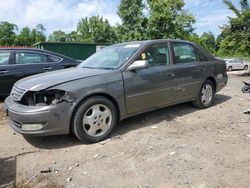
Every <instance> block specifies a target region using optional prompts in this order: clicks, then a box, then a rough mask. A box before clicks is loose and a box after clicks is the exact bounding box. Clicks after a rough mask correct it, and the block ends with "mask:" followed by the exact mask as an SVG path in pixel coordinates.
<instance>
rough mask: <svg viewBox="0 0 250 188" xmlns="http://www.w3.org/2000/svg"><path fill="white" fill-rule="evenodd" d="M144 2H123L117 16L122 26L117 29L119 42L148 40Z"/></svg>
mask: <svg viewBox="0 0 250 188" xmlns="http://www.w3.org/2000/svg"><path fill="white" fill-rule="evenodd" d="M144 8H145V5H144V4H143V1H142V0H121V4H120V6H119V7H118V11H117V14H118V15H119V17H120V18H121V21H122V24H121V25H119V26H118V27H117V33H118V36H119V41H131V40H143V39H146V38H147V35H146V24H147V18H146V17H145V16H144V15H143V9H144Z"/></svg>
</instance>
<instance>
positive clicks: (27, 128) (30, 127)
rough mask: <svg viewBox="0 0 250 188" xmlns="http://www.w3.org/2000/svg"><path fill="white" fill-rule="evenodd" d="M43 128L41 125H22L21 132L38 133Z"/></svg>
mask: <svg viewBox="0 0 250 188" xmlns="http://www.w3.org/2000/svg"><path fill="white" fill-rule="evenodd" d="M43 127H44V125H43V124H22V130H23V131H38V130H41V129H42V128H43Z"/></svg>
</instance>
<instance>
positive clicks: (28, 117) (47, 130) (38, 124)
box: [4, 97, 73, 136]
mask: <svg viewBox="0 0 250 188" xmlns="http://www.w3.org/2000/svg"><path fill="white" fill-rule="evenodd" d="M4 105H5V111H6V114H7V116H8V119H9V123H10V126H11V127H12V128H13V129H14V130H15V131H16V132H18V133H20V134H23V135H34V136H35V135H37V136H48V135H55V134H68V133H69V130H70V118H71V112H72V108H73V104H72V103H70V102H66V101H64V102H62V103H59V104H56V105H48V106H26V105H22V104H19V103H17V102H15V101H13V99H12V98H11V97H8V98H6V100H5V102H4Z"/></svg>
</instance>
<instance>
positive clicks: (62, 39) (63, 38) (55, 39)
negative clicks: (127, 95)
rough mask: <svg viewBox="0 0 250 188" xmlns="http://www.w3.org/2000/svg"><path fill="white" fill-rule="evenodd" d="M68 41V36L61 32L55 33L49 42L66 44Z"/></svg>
mask: <svg viewBox="0 0 250 188" xmlns="http://www.w3.org/2000/svg"><path fill="white" fill-rule="evenodd" d="M67 39H68V35H67V34H66V33H65V32H64V31H61V30H58V31H54V32H53V33H52V34H51V35H50V36H49V39H48V41H49V42H66V41H67Z"/></svg>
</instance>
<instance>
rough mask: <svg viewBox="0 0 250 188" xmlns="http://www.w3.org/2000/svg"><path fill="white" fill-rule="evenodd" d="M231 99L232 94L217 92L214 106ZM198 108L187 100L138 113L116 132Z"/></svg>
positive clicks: (171, 118)
mask: <svg viewBox="0 0 250 188" xmlns="http://www.w3.org/2000/svg"><path fill="white" fill-rule="evenodd" d="M230 99H231V97H230V96H227V95H222V94H216V96H215V98H214V103H213V106H217V105H220V104H221V103H224V102H226V101H228V100H230ZM197 110H199V109H197V108H195V107H193V106H192V104H191V103H190V102H187V103H182V104H178V105H174V106H170V107H166V108H163V109H159V110H155V111H152V112H147V113H145V114H141V115H137V116H134V117H131V118H128V119H125V120H124V121H122V122H121V123H120V124H119V126H118V127H117V129H116V133H117V134H120V135H122V134H126V133H127V132H130V131H133V130H136V129H140V128H143V127H147V126H152V125H154V124H157V123H160V122H163V121H174V120H175V119H176V118H178V117H182V116H184V115H187V114H190V113H192V112H195V111H197Z"/></svg>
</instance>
